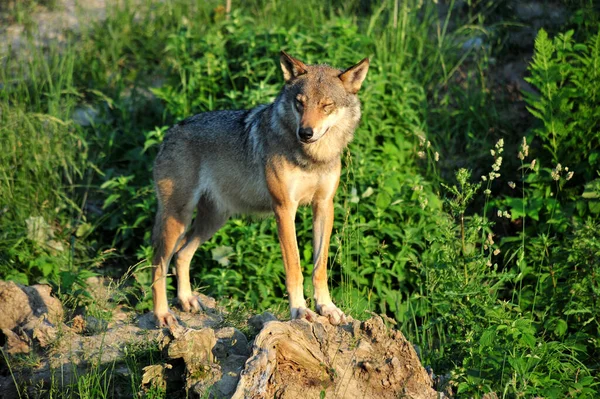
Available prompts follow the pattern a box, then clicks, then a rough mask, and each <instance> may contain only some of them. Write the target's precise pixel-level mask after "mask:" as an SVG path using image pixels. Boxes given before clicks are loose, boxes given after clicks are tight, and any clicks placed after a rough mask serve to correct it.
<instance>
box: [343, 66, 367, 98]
mask: <svg viewBox="0 0 600 399" xmlns="http://www.w3.org/2000/svg"><path fill="white" fill-rule="evenodd" d="M368 71H369V59H368V58H365V59H364V60H362V61H361V62H359V63H358V64H356V65H354V66H351V67H350V68H348V69H346V70H345V71H344V72H342V73H341V74H340V79H341V80H342V83H343V84H344V87H345V88H346V90H347V91H348V92H349V93H352V94H356V93H358V90H360V86H361V85H362V82H363V80H365V77H366V76H367V72H368Z"/></svg>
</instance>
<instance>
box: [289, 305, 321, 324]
mask: <svg viewBox="0 0 600 399" xmlns="http://www.w3.org/2000/svg"><path fill="white" fill-rule="evenodd" d="M317 317H318V316H317V314H316V313H315V312H313V311H312V310H310V309H308V308H303V307H302V308H292V320H294V319H304V320H307V321H311V322H312V321H316V320H317Z"/></svg>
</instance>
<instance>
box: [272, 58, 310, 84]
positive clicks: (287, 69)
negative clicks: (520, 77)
mask: <svg viewBox="0 0 600 399" xmlns="http://www.w3.org/2000/svg"><path fill="white" fill-rule="evenodd" d="M279 62H280V63H281V70H282V71H283V78H284V79H285V81H286V82H289V81H290V80H292V79H294V78H297V77H298V76H300V75H304V74H305V73H306V70H307V69H308V68H307V67H306V64H304V63H303V62H302V61H300V60H297V59H295V58H294V57H292V56H290V55H288V54H287V53H286V52H285V51H283V50H282V51H281V56H280V57H279Z"/></svg>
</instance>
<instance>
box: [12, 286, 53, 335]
mask: <svg viewBox="0 0 600 399" xmlns="http://www.w3.org/2000/svg"><path fill="white" fill-rule="evenodd" d="M51 291H52V289H51V288H50V286H47V285H39V284H38V285H34V286H31V287H25V286H22V285H20V284H17V283H15V282H13V281H0V314H1V315H2V317H0V329H7V330H13V329H15V328H16V327H19V326H22V325H25V324H26V323H27V322H29V321H30V320H31V319H33V318H38V317H41V318H44V319H45V320H48V322H50V323H51V324H54V325H56V324H59V323H60V322H61V321H62V318H63V313H64V312H63V308H62V304H61V303H60V301H59V300H58V299H56V298H54V297H52V296H51V295H50V294H51Z"/></svg>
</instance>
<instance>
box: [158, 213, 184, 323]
mask: <svg viewBox="0 0 600 399" xmlns="http://www.w3.org/2000/svg"><path fill="white" fill-rule="evenodd" d="M187 216H188V215H177V216H176V215H173V214H170V213H169V212H165V211H159V213H158V215H157V217H156V224H155V227H154V233H153V235H154V237H153V241H154V258H153V260H152V271H153V273H152V297H153V302H154V317H155V318H156V322H157V324H158V325H159V326H160V327H163V326H172V325H176V324H177V320H176V319H175V316H173V314H172V313H171V312H169V304H168V302H167V270H168V267H169V262H170V261H171V258H172V257H173V253H174V252H175V249H176V247H177V246H178V245H179V242H180V241H181V240H182V239H183V236H184V234H185V229H186V226H187V224H189V219H191V212H190V214H189V217H187ZM186 219H187V220H186Z"/></svg>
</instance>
